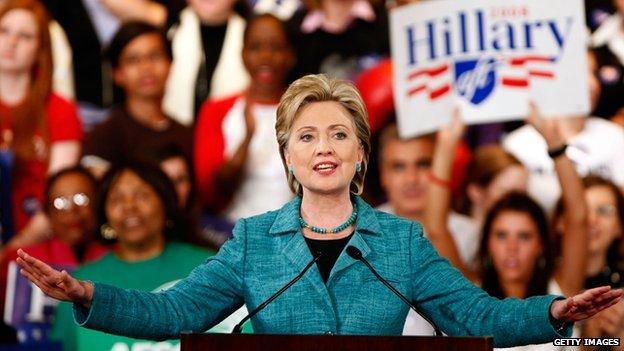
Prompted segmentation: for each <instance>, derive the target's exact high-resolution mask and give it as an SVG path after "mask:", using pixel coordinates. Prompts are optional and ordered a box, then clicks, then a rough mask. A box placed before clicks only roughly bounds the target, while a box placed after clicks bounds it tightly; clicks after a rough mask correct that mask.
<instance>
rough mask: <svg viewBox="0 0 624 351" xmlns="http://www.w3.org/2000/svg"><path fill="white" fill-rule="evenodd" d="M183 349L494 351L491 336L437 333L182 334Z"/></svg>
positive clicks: (202, 350) (191, 350) (182, 350)
mask: <svg viewBox="0 0 624 351" xmlns="http://www.w3.org/2000/svg"><path fill="white" fill-rule="evenodd" d="M180 341H181V350H180V351H211V350H236V351H238V350H258V351H262V350H271V351H290V350H296V351H308V350H309V351H317V350H331V351H382V350H388V351H390V350H392V351H402V350H406V351H407V350H409V351H414V350H424V351H429V350H431V351H491V350H492V345H493V340H492V338H489V337H488V338H454V337H434V336H368V335H367V336H364V335H363V336H359V335H268V334H188V333H187V334H182V335H181V337H180Z"/></svg>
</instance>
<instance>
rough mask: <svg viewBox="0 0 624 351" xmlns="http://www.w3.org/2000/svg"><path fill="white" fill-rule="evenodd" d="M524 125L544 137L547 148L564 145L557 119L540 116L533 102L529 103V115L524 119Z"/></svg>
mask: <svg viewBox="0 0 624 351" xmlns="http://www.w3.org/2000/svg"><path fill="white" fill-rule="evenodd" d="M526 123H528V124H530V125H532V126H533V128H535V130H537V132H538V133H540V134H541V135H542V137H544V140H546V144H548V148H556V147H559V146H561V145H563V144H564V142H565V140H564V139H563V136H562V134H561V130H560V127H559V123H558V122H557V119H555V118H545V117H544V116H542V114H541V113H540V111H539V109H538V108H537V105H535V103H533V102H530V103H529V115H528V116H527V118H526Z"/></svg>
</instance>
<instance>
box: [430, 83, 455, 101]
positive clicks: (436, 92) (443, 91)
mask: <svg viewBox="0 0 624 351" xmlns="http://www.w3.org/2000/svg"><path fill="white" fill-rule="evenodd" d="M449 91H451V86H450V85H449V84H447V85H444V86H442V87H440V88H438V89H436V90H432V91H431V92H429V98H430V99H431V100H435V99H437V98H439V97H442V96H443V95H446V94H447V93H448V92H449Z"/></svg>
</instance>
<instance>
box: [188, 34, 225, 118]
mask: <svg viewBox="0 0 624 351" xmlns="http://www.w3.org/2000/svg"><path fill="white" fill-rule="evenodd" d="M226 29H227V22H226V23H224V24H222V25H220V26H208V25H202V26H201V40H202V49H203V50H204V61H203V62H202V65H201V66H200V68H199V73H198V74H197V82H196V84H195V113H194V115H195V116H197V112H199V108H200V107H201V105H202V103H203V102H204V100H206V98H207V97H208V96H209V95H210V83H211V82H212V76H213V74H214V71H215V69H216V68H217V63H218V62H219V57H220V56H221V49H222V48H223V42H224V41H225V31H226Z"/></svg>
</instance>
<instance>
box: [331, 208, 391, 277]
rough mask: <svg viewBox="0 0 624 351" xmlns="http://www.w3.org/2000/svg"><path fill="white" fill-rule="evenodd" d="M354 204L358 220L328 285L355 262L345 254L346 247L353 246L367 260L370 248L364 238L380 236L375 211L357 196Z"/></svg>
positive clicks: (333, 269) (332, 271)
mask: <svg viewBox="0 0 624 351" xmlns="http://www.w3.org/2000/svg"><path fill="white" fill-rule="evenodd" d="M355 203H356V205H357V210H358V218H357V220H356V223H355V233H353V237H352V238H351V240H349V242H348V243H347V245H346V246H345V247H344V249H343V250H342V252H341V253H340V256H338V260H337V261H336V264H334V267H333V268H332V270H331V273H330V274H329V279H328V280H327V284H328V285H329V284H330V282H331V280H332V277H334V276H335V275H337V274H338V273H340V272H341V271H343V270H345V269H347V268H349V267H351V266H352V265H353V264H355V263H356V262H357V260H355V259H353V258H351V257H350V256H349V255H348V254H347V253H346V249H347V247H349V246H350V245H351V246H355V247H356V248H358V249H359V250H360V251H361V252H362V256H363V257H364V258H367V257H368V255H369V254H370V253H371V248H370V246H369V245H368V243H367V242H366V237H367V236H369V235H374V236H378V235H380V234H381V227H380V226H379V222H378V221H377V217H375V211H374V210H373V209H372V208H371V207H370V206H369V205H368V204H367V203H366V202H364V200H362V199H361V198H360V197H359V196H355Z"/></svg>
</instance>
